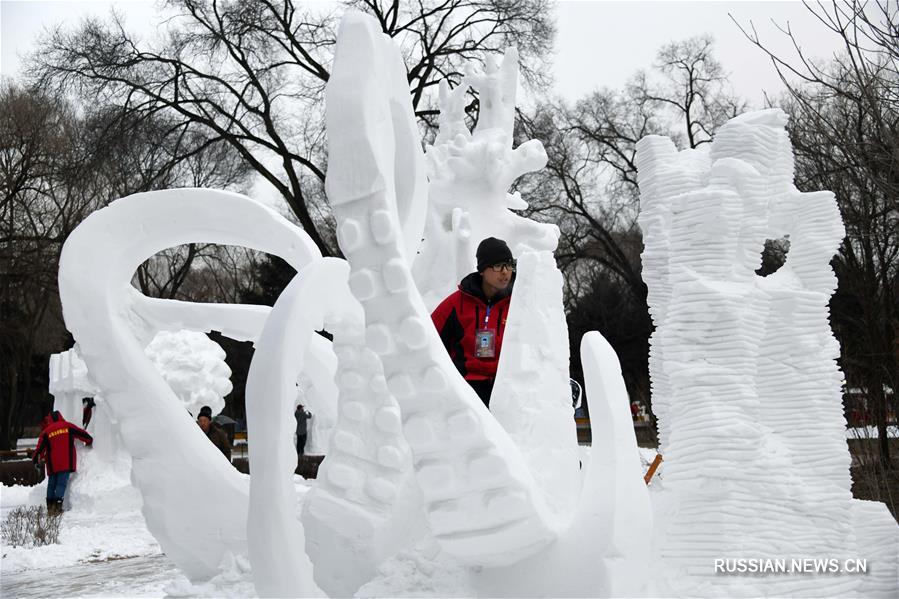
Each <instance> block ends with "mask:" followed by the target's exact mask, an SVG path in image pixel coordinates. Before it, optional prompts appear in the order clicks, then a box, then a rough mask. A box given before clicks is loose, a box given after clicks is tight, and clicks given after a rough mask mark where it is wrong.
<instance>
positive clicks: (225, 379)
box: [144, 330, 232, 416]
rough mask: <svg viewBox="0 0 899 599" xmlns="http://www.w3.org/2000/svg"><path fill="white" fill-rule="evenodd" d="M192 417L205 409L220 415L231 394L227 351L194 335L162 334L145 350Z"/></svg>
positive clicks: (176, 332)
mask: <svg viewBox="0 0 899 599" xmlns="http://www.w3.org/2000/svg"><path fill="white" fill-rule="evenodd" d="M144 351H145V352H146V354H147V357H149V358H150V361H151V362H152V363H153V365H154V366H155V367H156V369H157V370H159V372H160V374H162V378H163V379H165V382H166V383H168V384H169V387H171V388H172V391H174V392H175V395H177V396H178V399H180V400H181V403H182V404H183V405H184V407H185V408H186V409H187V411H188V412H190V413H191V415H193V416H196V415H197V414H198V413H199V412H200V408H201V407H203V406H209V407H210V408H212V413H213V414H218V413H219V412H221V411H222V410H223V409H224V408H225V396H226V395H228V394H229V393H231V388H232V387H231V380H230V379H231V369H230V368H228V365H227V364H226V363H225V350H223V349H222V348H221V347H220V346H219V344H218V343H216V342H215V341H213V340H212V339H210V338H209V337H207V336H206V335H204V334H203V333H197V332H194V331H185V330H182V331H160V332H159V333H157V334H156V336H155V337H154V338H153V341H151V342H150V345H148V346H147V347H146V349H145V350H144Z"/></svg>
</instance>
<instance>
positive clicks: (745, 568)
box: [715, 557, 868, 574]
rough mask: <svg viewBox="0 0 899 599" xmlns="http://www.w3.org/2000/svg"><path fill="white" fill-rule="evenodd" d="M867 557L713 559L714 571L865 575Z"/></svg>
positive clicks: (721, 572) (728, 572) (727, 572)
mask: <svg viewBox="0 0 899 599" xmlns="http://www.w3.org/2000/svg"><path fill="white" fill-rule="evenodd" d="M867 573H868V560H866V559H859V558H836V557H797V558H756V557H720V558H715V574H867Z"/></svg>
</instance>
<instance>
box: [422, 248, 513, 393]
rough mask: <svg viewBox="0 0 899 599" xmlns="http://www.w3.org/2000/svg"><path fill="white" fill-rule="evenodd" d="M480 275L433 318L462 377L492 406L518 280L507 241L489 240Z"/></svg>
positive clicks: (462, 285) (461, 286) (472, 277)
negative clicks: (511, 305)
mask: <svg viewBox="0 0 899 599" xmlns="http://www.w3.org/2000/svg"><path fill="white" fill-rule="evenodd" d="M477 259H478V270H477V272H473V273H471V274H469V275H467V276H466V277H465V278H464V279H462V281H461V282H460V283H459V289H458V290H457V291H455V292H454V293H452V294H451V295H450V296H449V297H447V298H446V299H445V300H443V301H442V302H441V303H440V305H439V306H437V308H436V309H435V310H434V312H433V313H432V314H431V320H433V321H434V326H435V327H437V331H438V332H439V333H440V340H441V341H443V345H444V347H446V351H447V352H449V355H450V358H452V360H453V364H455V365H456V368H457V369H458V370H459V373H460V374H461V375H462V377H463V378H464V379H465V380H466V381H467V382H468V384H469V385H471V387H472V389H474V391H475V393H477V394H478V397H480V398H481V401H483V402H484V405H485V406H487V407H488V408H489V407H490V394H491V393H492V392H493V384H494V382H495V380H496V367H497V365H498V364H499V355H500V351H501V350H502V347H503V332H504V331H505V329H506V318H507V316H508V314H509V302H510V301H511V297H512V286H513V283H514V280H515V260H514V259H513V258H512V251H511V250H510V249H509V246H508V245H507V244H506V242H505V241H503V240H501V239H497V238H495V237H488V238H487V239H485V240H484V241H482V242H481V243H480V244H479V245H478V250H477Z"/></svg>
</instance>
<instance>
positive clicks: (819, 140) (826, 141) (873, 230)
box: [744, 0, 899, 467]
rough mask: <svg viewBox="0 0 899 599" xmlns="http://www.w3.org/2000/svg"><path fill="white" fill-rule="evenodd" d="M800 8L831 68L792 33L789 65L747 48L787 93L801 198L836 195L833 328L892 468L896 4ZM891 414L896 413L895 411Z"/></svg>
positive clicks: (898, 288) (898, 156) (751, 35)
mask: <svg viewBox="0 0 899 599" xmlns="http://www.w3.org/2000/svg"><path fill="white" fill-rule="evenodd" d="M806 7H807V8H808V10H809V11H810V12H811V14H812V15H814V16H815V17H816V18H817V19H818V21H819V22H820V23H821V25H822V28H823V29H824V30H826V31H829V33H830V34H831V35H834V36H836V37H837V39H839V40H840V42H841V46H842V47H841V49H840V51H839V52H838V53H836V54H835V55H834V57H833V58H832V59H831V60H828V61H816V60H814V59H812V58H811V57H809V56H807V55H806V54H805V53H804V51H803V50H802V46H801V43H800V40H798V39H797V38H796V37H795V36H794V34H793V32H792V31H791V30H790V28H789V25H787V26H785V27H782V28H781V30H782V32H783V33H784V34H785V35H786V36H788V37H789V39H790V40H791V41H792V42H793V47H794V54H793V55H792V56H778V55H776V54H775V53H774V52H773V51H771V50H769V49H767V47H766V44H765V42H764V41H763V40H761V38H760V37H759V35H758V33H757V31H756V30H755V28H754V27H753V26H752V24H751V23H750V25H749V26H748V27H745V28H744V33H745V35H746V36H747V37H748V39H749V40H750V41H751V42H752V43H753V44H755V45H756V46H757V47H759V48H760V49H762V50H763V51H764V52H765V53H766V54H767V55H768V56H769V57H770V59H771V62H772V64H773V65H774V67H775V68H776V69H777V71H778V73H779V74H780V76H781V79H782V80H783V82H784V84H785V85H786V87H787V90H788V97H787V98H786V99H785V100H784V101H783V102H782V105H783V106H784V108H785V109H786V110H787V111H788V112H789V113H790V115H791V117H792V125H791V136H792V138H793V144H794V148H795V152H796V160H797V164H796V178H797V185H798V186H799V187H800V188H801V189H805V190H816V189H829V190H832V191H833V192H834V193H835V194H836V197H837V201H838V203H839V206H840V212H841V213H842V216H843V222H844V224H845V226H846V238H845V239H844V240H843V244H842V245H841V246H840V251H839V254H838V255H837V257H836V258H835V260H834V262H833V266H834V269H835V271H836V273H837V276H838V278H839V287H838V289H837V292H836V294H835V296H834V299H833V301H832V302H831V321H832V323H833V327H834V332H835V333H836V335H837V337H838V338H839V340H840V344H841V348H842V356H841V360H840V362H841V366H842V368H843V371H844V372H845V374H846V378H847V383H848V385H849V386H857V387H861V388H863V389H865V390H866V391H867V393H868V396H869V398H870V400H871V402H870V403H871V405H872V408H873V413H872V416H873V419H874V421H875V423H876V425H877V429H878V436H879V447H880V457H881V462H882V464H883V465H884V466H887V467H888V466H890V464H891V460H890V446H889V441H888V435H887V430H886V428H887V421H888V419H889V417H890V412H891V406H889V405H888V400H889V395H888V393H886V388H891V389H892V390H893V391H894V393H895V390H896V389H897V385H899V366H897V352H899V350H897V331H899V5H897V3H896V2H895V1H892V0H883V1H881V2H877V3H870V2H859V1H855V0H854V1H851V2H835V3H833V4H831V5H826V4H814V5H812V4H807V5H806ZM895 409H896V408H895V406H892V410H893V411H894V410H895Z"/></svg>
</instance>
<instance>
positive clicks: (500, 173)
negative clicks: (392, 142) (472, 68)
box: [398, 48, 559, 310]
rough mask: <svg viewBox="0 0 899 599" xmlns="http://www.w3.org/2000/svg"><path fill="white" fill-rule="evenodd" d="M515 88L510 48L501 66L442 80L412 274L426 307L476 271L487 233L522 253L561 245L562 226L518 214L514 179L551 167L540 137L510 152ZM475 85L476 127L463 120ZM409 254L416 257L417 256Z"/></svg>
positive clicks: (491, 64)
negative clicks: (479, 248) (454, 80)
mask: <svg viewBox="0 0 899 599" xmlns="http://www.w3.org/2000/svg"><path fill="white" fill-rule="evenodd" d="M403 80H404V81H405V78H404V79H403ZM403 85H404V86H405V87H408V85H406V84H405V83H404V84H403ZM517 86H518V52H517V50H515V49H514V48H512V49H510V50H508V51H507V52H506V54H505V56H504V58H503V61H502V66H497V64H496V60H495V58H494V57H493V56H488V57H487V71H486V73H483V74H474V73H471V74H468V75H466V76H465V78H463V80H462V82H461V83H460V84H459V85H457V86H456V87H455V88H453V89H452V90H451V89H450V88H449V85H448V84H447V82H446V80H442V81H441V82H440V88H439V94H440V102H439V105H440V117H439V124H440V130H439V132H438V134H437V139H436V140H435V143H434V145H433V146H430V147H429V148H428V152H427V155H426V157H427V165H428V179H429V182H430V183H429V186H428V202H429V205H428V212H427V220H426V224H425V230H424V240H423V241H422V243H421V249H420V253H419V255H418V256H417V257H415V261H414V267H413V271H412V272H413V277H414V278H415V284H416V286H417V287H418V289H419V291H420V292H421V294H422V297H423V299H424V302H425V307H426V308H427V309H428V310H433V309H434V308H436V307H437V304H438V303H440V301H441V300H442V299H443V298H445V297H446V296H447V295H449V293H450V292H452V291H453V290H454V289H455V288H456V285H458V283H459V281H460V280H461V279H462V277H464V276H465V275H467V274H468V273H470V272H472V271H473V270H474V266H475V248H476V247H477V244H478V243H479V242H480V241H481V240H482V239H484V238H485V237H490V236H492V237H499V238H501V239H504V240H505V241H506V242H507V243H508V244H509V247H510V248H511V249H512V252H513V254H514V255H515V256H516V257H518V256H519V255H520V254H521V253H522V252H523V251H524V250H525V249H533V250H547V251H552V250H555V249H556V245H557V244H558V241H559V228H558V227H557V226H556V225H552V224H543V223H537V222H535V221H532V220H530V219H527V218H524V217H522V216H520V215H518V214H515V213H514V212H512V211H513V210H523V209H525V208H527V207H528V204H527V202H525V201H524V200H523V199H522V198H521V194H520V193H518V192H516V193H514V194H510V193H508V190H509V188H510V187H511V186H512V183H514V182H515V181H516V180H517V179H518V178H519V177H520V176H521V175H523V174H525V173H528V172H531V171H537V170H540V169H542V168H543V167H544V166H546V152H545V151H544V149H543V144H541V143H540V142H539V141H538V140H530V141H527V142H525V143H523V144H521V145H520V146H518V147H517V148H515V149H512V133H513V128H514V126H515V98H516V93H517ZM469 87H472V88H474V89H475V90H477V91H478V92H479V98H480V116H479V119H478V124H477V126H476V127H475V129H474V131H469V130H468V127H467V126H466V124H465V103H466V101H467V99H468V97H467V95H466V91H467V90H468V88H469ZM406 95H407V96H408V92H406ZM398 164H400V163H398ZM400 191H401V190H398V193H400ZM407 255H408V256H409V258H410V260H411V259H412V256H414V254H410V253H408V252H407Z"/></svg>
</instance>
